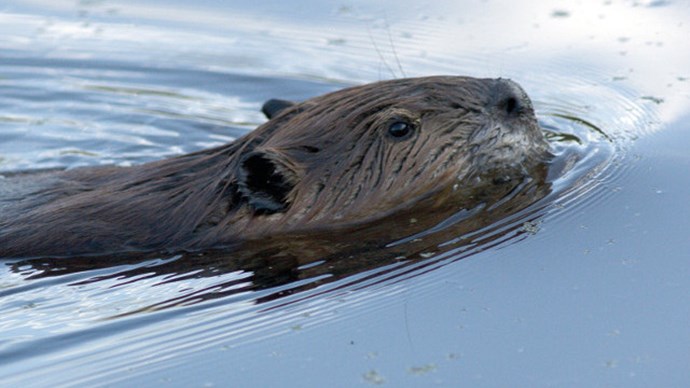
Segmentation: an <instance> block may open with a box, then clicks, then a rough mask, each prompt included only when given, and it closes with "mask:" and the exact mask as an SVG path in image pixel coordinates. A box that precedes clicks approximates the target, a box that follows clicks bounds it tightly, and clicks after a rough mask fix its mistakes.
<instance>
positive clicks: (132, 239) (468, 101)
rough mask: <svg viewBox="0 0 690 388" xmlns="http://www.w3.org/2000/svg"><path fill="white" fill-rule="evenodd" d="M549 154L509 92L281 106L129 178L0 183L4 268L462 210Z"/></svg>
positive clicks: (75, 175)
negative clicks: (420, 208)
mask: <svg viewBox="0 0 690 388" xmlns="http://www.w3.org/2000/svg"><path fill="white" fill-rule="evenodd" d="M510 99H513V102H515V101H516V100H517V103H518V104H519V106H518V107H517V108H516V109H510V106H508V107H506V104H509V103H510ZM399 121H404V122H406V123H409V124H411V125H413V126H414V127H415V129H414V131H413V133H412V135H411V136H410V137H409V138H407V139H396V138H393V137H391V136H390V135H389V134H388V132H387V131H388V128H389V127H390V125H391V123H395V122H399ZM547 154H548V147H547V145H546V142H545V141H544V138H543V135H542V133H541V130H540V129H539V127H538V125H537V123H536V120H535V118H534V112H533V110H532V107H531V104H530V103H529V100H528V99H527V97H526V96H525V95H524V92H522V89H519V87H517V86H516V85H515V84H513V83H510V82H507V81H504V80H486V79H474V78H466V77H426V78H416V79H415V78H412V79H402V80H394V81H384V82H379V83H374V84H368V85H363V86H358V87H354V88H349V89H344V90H341V91H338V92H334V93H330V94H326V95H324V96H321V97H317V98H314V99H311V100H308V101H305V102H303V103H299V104H295V105H293V106H290V107H288V108H286V109H284V110H283V111H281V112H280V113H278V114H277V115H276V116H275V117H273V118H272V119H271V120H269V121H268V122H267V123H265V124H264V125H261V126H259V127H258V128H257V129H256V130H255V131H253V132H251V133H249V134H247V135H246V136H244V137H242V138H240V139H238V140H237V141H235V142H233V143H230V144H227V145H224V146H221V147H218V148H213V149H208V150H203V151H199V152H196V153H192V154H188V155H182V156H179V157H175V158H171V159H166V160H161V161H156V162H152V163H147V164H142V165H139V166H133V167H107V168H81V169H74V170H70V171H64V172H47V173H37V174H20V175H17V176H7V177H6V178H4V179H3V180H0V257H30V256H69V255H77V254H79V255H83V254H101V253H112V252H124V251H147V250H156V251H163V250H168V251H176V250H196V249H205V248H217V247H222V246H227V245H231V244H233V243H236V242H238V241H241V240H242V239H246V238H251V237H261V236H270V235H271V233H275V232H279V231H285V230H310V229H312V230H318V229H324V228H331V227H336V226H338V225H352V224H356V223H365V222H370V221H372V220H376V219H380V218H382V217H384V216H386V215H389V214H391V213H392V212H395V211H398V210H400V209H404V208H409V207H410V206H413V205H414V203H416V202H418V201H420V200H421V199H429V198H435V199H434V201H436V202H438V203H440V202H446V203H447V202H448V201H457V203H458V206H459V207H462V206H463V200H466V199H467V198H468V197H472V196H475V194H476V193H475V191H474V190H475V188H477V189H481V188H482V187H486V186H487V185H489V186H490V185H494V184H498V183H497V182H505V181H506V180H507V181H509V180H511V179H514V178H516V177H521V176H522V175H524V174H525V171H526V170H527V169H529V168H530V167H531V166H534V165H535V164H537V163H540V162H541V161H543V160H544V158H545V157H546V155H547ZM454 193H457V194H454ZM432 202H433V201H432Z"/></svg>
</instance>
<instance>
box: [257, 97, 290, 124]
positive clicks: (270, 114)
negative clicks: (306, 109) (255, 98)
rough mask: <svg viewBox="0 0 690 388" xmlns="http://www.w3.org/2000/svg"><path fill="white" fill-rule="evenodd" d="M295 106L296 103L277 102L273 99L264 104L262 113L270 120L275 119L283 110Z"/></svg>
mask: <svg viewBox="0 0 690 388" xmlns="http://www.w3.org/2000/svg"><path fill="white" fill-rule="evenodd" d="M293 105H295V103H294V102H292V101H287V100H277V99H275V98H272V99H270V100H268V101H266V102H264V106H262V107H261V112H263V114H264V116H266V118H267V119H269V120H270V119H272V118H274V117H275V116H276V115H277V114H278V113H280V112H281V111H282V110H283V109H285V108H289V107H291V106H293Z"/></svg>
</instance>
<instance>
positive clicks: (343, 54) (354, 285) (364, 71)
mask: <svg viewBox="0 0 690 388" xmlns="http://www.w3.org/2000/svg"><path fill="white" fill-rule="evenodd" d="M689 14H690V8H688V6H687V5H686V4H684V3H678V2H658V1H655V2H626V1H622V2H601V3H596V4H595V3H591V4H580V5H567V6H566V5H564V4H561V3H556V2H553V3H552V2H542V3H540V4H537V3H535V5H534V6H530V7H524V6H520V5H519V4H513V3H512V2H501V1H495V2H494V1H491V2H460V3H456V2H440V3H439V2H435V3H433V4H424V5H419V4H415V3H414V2H394V3H393V2H388V3H382V4H380V5H369V4H368V3H366V2H348V3H347V4H345V3H343V4H340V3H332V4H326V3H323V2H307V1H303V2H300V3H299V4H293V3H276V4H266V5H247V4H242V3H240V2H236V3H232V2H231V3H229V4H228V3H221V2H213V1H203V2H197V3H195V5H194V7H190V6H188V5H185V4H183V3H180V4H173V3H170V2H155V1H150V2H147V3H146V4H145V5H141V4H140V3H136V2H132V3H128V2H118V3H111V2H109V1H101V2H85V1H82V2H79V3H74V2H72V1H68V2H60V1H58V2H41V1H29V2H24V3H22V5H15V4H2V3H0V32H1V34H0V36H2V38H0V170H1V171H16V170H24V169H39V168H53V167H61V168H75V167H78V166H83V165H99V164H117V165H130V164H135V163H142V162H146V161H149V160H155V159H159V158H163V157H167V156H171V155H177V154H181V153H185V152H190V151H193V150H197V149H201V148H206V147H210V146H214V145H220V144H223V143H225V142H228V141H231V140H233V139H235V138H237V137H238V136H241V135H242V134H244V133H246V132H247V131H249V130H251V129H253V128H254V127H256V126H257V125H258V124H260V123H261V122H263V120H264V119H263V117H262V115H261V114H260V111H259V109H260V106H261V104H262V103H263V101H265V100H266V99H269V98H284V99H294V100H302V99H306V98H309V97H312V96H315V95H318V94H322V93H325V92H328V91H332V90H336V89H339V88H342V87H344V86H348V85H354V84H359V83H362V82H369V81H375V80H378V79H386V78H393V77H399V76H403V75H405V76H419V75H431V74H468V75H473V76H488V77H499V76H500V77H506V78H512V79H515V80H516V81H518V82H520V83H521V84H522V85H523V87H524V88H525V89H526V90H527V91H528V93H529V94H530V96H531V97H532V99H533V101H534V105H535V108H536V110H537V114H538V117H539V120H540V122H541V124H542V126H544V127H545V128H546V129H547V130H549V131H550V133H551V134H550V138H551V142H552V145H553V146H554V149H555V151H556V153H557V163H556V164H555V166H556V167H554V169H553V170H552V173H551V176H550V178H549V179H550V190H549V193H548V195H546V196H545V197H544V198H543V199H542V200H540V201H539V202H538V203H537V204H535V205H533V206H531V207H529V208H527V209H524V210H523V211H519V212H517V213H516V214H514V215H512V216H511V217H507V218H506V219H503V220H500V221H497V222H496V223H493V224H492V225H489V226H487V227H485V228H482V229H481V230H480V231H479V232H477V233H475V234H472V235H468V236H465V237H466V238H469V239H470V243H467V241H460V240H458V241H453V240H448V239H446V240H444V241H443V243H442V244H441V243H440V242H439V244H436V245H431V246H424V247H415V248H416V249H417V250H416V251H410V252H407V253H408V259H415V258H416V260H409V261H406V260H402V261H395V260H393V261H386V260H384V258H385V256H384V255H383V254H382V253H381V252H374V253H372V254H371V255H370V256H368V255H367V254H365V253H362V254H361V255H360V256H358V257H359V258H360V260H361V261H363V262H362V263H361V265H357V266H353V265H352V264H351V263H352V261H347V260H344V261H343V260H340V261H338V260H331V261H327V262H320V261H315V262H313V263H309V264H304V265H303V266H301V267H300V268H299V270H298V271H297V272H296V273H297V274H298V275H299V276H298V277H297V278H289V279H278V278H276V277H275V276H267V277H261V276H263V275H262V274H263V273H262V272H261V270H262V268H264V267H265V266H264V267H262V266H261V265H260V264H261V263H253V262H248V263H246V264H245V265H234V264H232V262H229V261H228V260H226V259H224V258H223V257H220V258H213V257H211V258H193V257H191V258H190V257H179V256H172V257H160V258H149V259H146V260H141V259H140V260H132V261H126V260H125V261H117V262H108V263H93V262H77V263H74V262H73V263H66V262H38V263H37V262H28V263H27V262H18V261H7V260H6V261H5V262H4V263H3V265H2V267H0V312H1V313H0V328H1V330H0V359H2V364H1V365H2V366H0V381H2V383H3V385H5V384H7V385H25V384H27V383H31V384H33V385H51V386H52V385H80V384H81V385H86V384H89V385H92V384H96V385H106V384H107V385H135V384H136V385H141V384H160V385H164V384H167V385H173V386H188V385H223V386H224V385H231V386H275V385H288V386H292V385H294V386H304V385H316V386H321V385H326V384H329V385H332V384H333V382H336V385H338V386H356V385H371V384H379V383H380V384H383V385H389V386H428V385H432V384H437V385H449V386H457V385H460V384H465V385H467V384H470V385H475V386H477V385H479V386H506V385H523V386H524V385H527V386H648V385H651V384H658V385H663V386H684V385H687V383H688V378H687V373H686V370H687V360H688V356H689V354H688V347H687V344H688V343H689V342H688V341H689V340H690V338H689V337H690V330H689V329H688V327H690V326H688V323H690V322H689V321H690V316H689V315H688V313H687V311H688V307H689V306H688V305H689V304H690V300H689V299H688V295H689V293H688V291H690V289H689V288H688V285H687V281H686V279H688V275H689V272H690V265H689V264H688V260H687V257H688V253H689V252H690V249H689V248H690V238H689V237H690V236H689V235H688V232H687V230H690V228H689V227H690V225H688V220H689V219H690V217H688V213H689V212H688V206H687V199H688V194H689V192H688V187H689V186H688V182H690V176H688V172H689V171H690V168H688V167H690V166H689V164H690V158H689V157H688V156H687V152H686V150H687V148H688V144H689V142H690V138H689V137H688V126H687V117H688V116H690V74H688V72H687V69H688V68H690V66H688V65H689V64H688V61H690V59H688V57H687V55H686V53H687V52H688V43H687V42H686V41H687V38H686V37H687V34H688V26H687V23H686V20H688V18H687V17H688V16H689ZM444 237H447V236H446V235H444ZM457 237H463V236H460V235H457ZM422 248H425V249H422ZM426 248H433V250H426ZM377 255H378V256H377ZM365 259H366V260H365ZM377 259H378V260H377ZM104 264H105V265H104ZM329 265H331V266H335V267H333V268H330V269H329ZM275 266H276V267H279V263H275ZM353 267H354V268H353ZM276 271H277V272H271V271H269V272H268V275H275V274H276V273H277V274H281V272H280V271H279V269H276Z"/></svg>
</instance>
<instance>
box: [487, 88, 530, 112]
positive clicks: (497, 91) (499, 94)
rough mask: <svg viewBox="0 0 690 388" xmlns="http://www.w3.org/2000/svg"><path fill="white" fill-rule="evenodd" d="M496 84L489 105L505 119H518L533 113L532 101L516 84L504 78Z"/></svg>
mask: <svg viewBox="0 0 690 388" xmlns="http://www.w3.org/2000/svg"><path fill="white" fill-rule="evenodd" d="M494 82H495V83H494V85H493V88H492V94H491V100H490V102H489V105H490V106H492V107H493V108H495V110H496V111H497V112H498V113H500V114H501V115H502V116H503V117H504V118H507V119H511V118H518V117H520V116H521V115H523V114H524V113H531V112H532V111H533V109H532V101H530V99H529V97H528V96H527V93H525V91H524V90H523V89H522V87H520V85H518V84H517V83H516V82H513V81H511V80H509V79H502V78H499V79H496V80H494Z"/></svg>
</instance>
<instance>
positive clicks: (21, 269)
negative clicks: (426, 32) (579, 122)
mask: <svg viewBox="0 0 690 388" xmlns="http://www.w3.org/2000/svg"><path fill="white" fill-rule="evenodd" d="M547 167H548V166H547V165H540V166H538V167H537V168H536V169H535V170H534V171H533V172H532V173H531V177H529V178H525V179H524V181H522V182H516V183H510V184H508V183H504V184H501V185H496V186H493V187H492V188H490V189H488V190H487V191H486V192H484V193H483V194H482V195H481V196H477V199H476V200H475V202H474V203H473V205H472V206H471V207H470V208H469V209H462V210H459V211H458V208H456V207H455V204H453V203H448V204H444V205H442V206H438V204H434V202H435V199H434V198H428V199H426V200H425V202H422V203H420V204H417V205H415V206H414V207H413V208H410V209H406V210H404V211H401V212H399V213H396V214H392V215H389V216H387V217H385V218H384V219H382V220H379V221H376V222H375V223H374V224H371V225H357V226H353V227H346V228H341V229H335V230H328V231H318V230H316V231H311V232H303V233H299V234H294V233H292V234H286V235H273V236H270V237H268V238H264V239H261V240H258V241H247V242H243V243H241V244H238V245H237V246H234V247H231V248H229V249H224V250H222V251H219V250H216V251H205V252H187V253H183V254H180V255H176V256H174V257H172V258H169V259H167V260H160V259H158V257H159V256H157V255H159V254H148V255H147V254H132V255H127V256H90V257H81V258H55V259H50V258H48V259H29V260H21V261H16V262H13V263H12V264H11V268H12V270H13V271H15V272H17V273H20V274H22V275H23V276H24V277H25V278H26V279H27V280H36V279H41V278H48V277H60V276H65V275H69V274H74V273H81V272H88V271H94V270H97V269H107V268H115V269H114V270H111V271H108V273H107V274H105V275H104V274H100V273H99V274H98V275H95V276H89V277H88V278H86V279H83V280H80V281H77V282H73V283H71V286H75V287H79V286H83V285H87V284H93V283H99V282H108V281H113V280H116V283H117V285H118V286H128V285H131V284H132V283H136V282H139V281H142V280H150V279H155V285H156V286H161V285H170V284H174V283H176V282H183V281H187V280H190V279H204V278H213V281H212V282H210V283H206V282H205V283H203V284H200V285H199V287H196V286H192V287H191V288H190V289H189V290H186V291H184V292H178V293H176V295H175V296H174V297H169V295H168V297H169V298H168V299H164V300H160V301H158V302H155V303H151V304H149V305H146V306H142V307H139V308H137V309H135V310H131V311H126V312H123V313H122V314H132V313H137V312H144V311H151V310H158V309H165V308H170V307H174V306H178V305H190V304H196V303H200V302H204V301H208V300H212V299H218V298H224V297H227V296H231V295H234V294H238V293H245V292H249V291H252V292H253V291H260V290H272V291H270V292H269V293H264V294H262V295H261V296H260V297H257V298H256V299H255V302H256V303H264V302H267V301H273V300H276V299H279V298H283V297H285V296H288V295H293V294H296V293H300V292H304V291H307V290H312V289H315V288H318V287H319V286H322V285H324V284H328V283H332V282H337V281H341V280H343V279H348V278H351V281H347V282H343V283H342V284H340V285H339V286H338V287H336V288H335V289H330V290H329V292H334V291H336V290H337V289H339V288H353V287H354V288H356V286H357V284H358V283H360V282H363V281H365V280H367V281H370V280H372V279H377V280H376V281H375V283H376V282H394V281H397V280H396V278H398V277H402V278H406V277H410V276H418V275H420V274H423V273H425V272H427V271H428V270H431V269H434V268H439V265H438V264H439V263H440V262H446V264H447V263H448V262H454V261H457V260H460V259H462V258H465V257H467V256H469V255H472V254H475V253H478V252H481V251H483V250H485V249H489V248H492V247H495V246H497V245H500V244H506V243H511V242H515V241H519V240H520V239H521V238H524V237H526V236H528V235H529V234H531V233H534V232H535V230H534V229H533V225H536V223H537V222H538V219H539V218H540V217H541V216H542V215H543V214H544V212H545V211H546V209H547V208H548V205H549V201H551V200H553V198H551V197H549V196H550V194H551V192H552V190H551V183H550V182H548V181H547V180H546V178H547V174H548V168H547ZM553 168H560V167H553ZM557 174H558V173H557ZM549 198H550V199H549ZM449 257H451V258H452V259H451V260H448V258H449ZM142 262H144V263H145V264H144V265H137V263H139V264H140V263H142ZM444 265H445V264H444ZM407 267H410V269H409V270H405V268H407ZM99 272H101V273H102V272H103V271H99ZM391 272H396V275H390V273H391ZM364 273H367V275H366V276H360V277H358V276H356V275H361V274H364ZM224 275H229V276H224ZM319 294H320V293H319V292H316V293H312V294H310V295H309V296H308V297H314V296H316V295H319ZM120 315H121V314H120Z"/></svg>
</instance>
